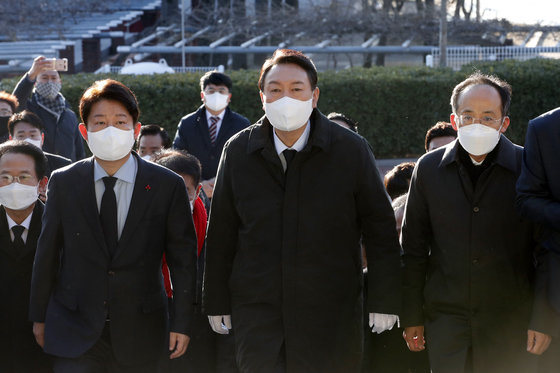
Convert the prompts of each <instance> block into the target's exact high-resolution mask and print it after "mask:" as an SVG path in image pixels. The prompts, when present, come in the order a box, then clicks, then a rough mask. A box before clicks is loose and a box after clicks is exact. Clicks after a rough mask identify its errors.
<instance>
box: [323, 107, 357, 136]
mask: <svg viewBox="0 0 560 373" xmlns="http://www.w3.org/2000/svg"><path fill="white" fill-rule="evenodd" d="M327 119H330V120H339V121H341V122H344V123H346V125H347V126H348V127H350V130H351V131H353V132H356V133H358V123H356V122H355V121H353V120H352V119H350V118H348V117H347V116H346V115H344V114H342V113H335V112H334V111H333V112H332V113H329V115H327Z"/></svg>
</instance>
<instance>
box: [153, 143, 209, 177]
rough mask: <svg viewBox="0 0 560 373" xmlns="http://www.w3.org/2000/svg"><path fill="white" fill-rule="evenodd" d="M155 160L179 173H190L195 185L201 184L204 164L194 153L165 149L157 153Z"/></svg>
mask: <svg viewBox="0 0 560 373" xmlns="http://www.w3.org/2000/svg"><path fill="white" fill-rule="evenodd" d="M153 162H155V163H157V164H159V165H160V166H163V167H166V168H168V169H170V170H171V171H173V172H175V173H176V174H179V175H189V176H190V177H192V178H193V181H194V185H195V186H196V185H198V184H200V175H201V173H202V166H201V165H200V161H199V160H198V158H196V157H195V156H194V155H192V154H189V153H187V152H186V151H184V150H170V149H168V150H163V151H161V152H159V153H156V155H155V156H154V159H153Z"/></svg>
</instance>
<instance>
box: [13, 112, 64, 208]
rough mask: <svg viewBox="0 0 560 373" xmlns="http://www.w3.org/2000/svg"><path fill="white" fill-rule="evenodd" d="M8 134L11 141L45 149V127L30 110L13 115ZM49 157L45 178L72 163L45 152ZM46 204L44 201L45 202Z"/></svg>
mask: <svg viewBox="0 0 560 373" xmlns="http://www.w3.org/2000/svg"><path fill="white" fill-rule="evenodd" d="M8 133H9V135H10V140H22V141H27V142H28V143H30V144H33V145H35V146H36V147H38V148H39V149H42V148H43V142H44V139H45V133H44V127H43V123H42V122H41V119H40V118H39V117H38V116H37V115H35V114H33V113H32V112H31V111H29V110H24V111H21V112H19V113H16V114H14V115H12V117H11V118H10V120H9V122H8ZM43 154H45V157H47V169H46V173H45V176H47V178H50V177H51V173H52V172H53V171H54V170H57V169H59V168H62V167H65V166H68V165H69V164H70V163H72V161H71V160H70V159H68V158H65V157H61V156H60V155H56V154H52V153H48V152H45V151H43ZM43 202H44V201H43Z"/></svg>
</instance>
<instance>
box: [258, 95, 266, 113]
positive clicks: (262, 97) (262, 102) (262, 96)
mask: <svg viewBox="0 0 560 373" xmlns="http://www.w3.org/2000/svg"><path fill="white" fill-rule="evenodd" d="M259 95H260V96H261V104H262V109H263V111H264V100H265V98H264V94H263V93H262V91H259Z"/></svg>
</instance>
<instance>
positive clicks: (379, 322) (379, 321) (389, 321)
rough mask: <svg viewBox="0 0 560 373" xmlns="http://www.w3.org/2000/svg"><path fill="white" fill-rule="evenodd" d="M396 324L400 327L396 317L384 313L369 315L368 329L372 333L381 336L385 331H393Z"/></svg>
mask: <svg viewBox="0 0 560 373" xmlns="http://www.w3.org/2000/svg"><path fill="white" fill-rule="evenodd" d="M395 323H397V327H398V328H400V327H401V322H400V320H399V317H398V316H397V315H387V314H385V313H370V314H369V327H370V328H371V332H372V333H377V334H381V333H383V332H384V331H385V330H391V329H393V326H394V325H395Z"/></svg>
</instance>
